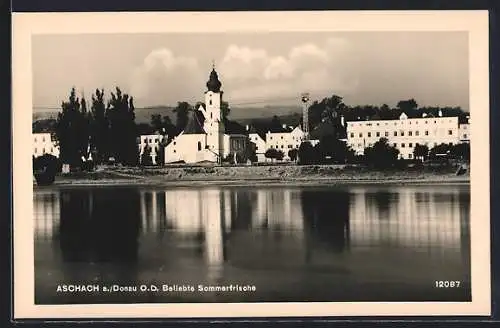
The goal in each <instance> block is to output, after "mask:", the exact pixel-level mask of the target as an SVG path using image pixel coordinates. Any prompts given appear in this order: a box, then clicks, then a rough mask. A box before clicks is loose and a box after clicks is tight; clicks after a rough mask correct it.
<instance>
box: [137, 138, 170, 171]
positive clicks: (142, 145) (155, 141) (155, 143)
mask: <svg viewBox="0 0 500 328" xmlns="http://www.w3.org/2000/svg"><path fill="white" fill-rule="evenodd" d="M165 138H166V136H163V135H161V134H159V133H157V134H147V135H141V136H140V137H139V163H141V164H142V155H143V154H144V150H145V149H146V147H149V149H150V151H151V152H150V156H151V163H152V164H153V165H157V164H158V155H159V149H160V147H162V142H163V141H164V139H165Z"/></svg>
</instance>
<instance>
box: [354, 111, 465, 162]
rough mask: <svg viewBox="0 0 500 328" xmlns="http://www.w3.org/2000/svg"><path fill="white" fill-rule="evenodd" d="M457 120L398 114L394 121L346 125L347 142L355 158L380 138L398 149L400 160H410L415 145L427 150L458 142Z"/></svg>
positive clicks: (453, 118) (356, 122)
mask: <svg viewBox="0 0 500 328" xmlns="http://www.w3.org/2000/svg"><path fill="white" fill-rule="evenodd" d="M459 126H460V125H459V122H458V117H418V118H409V117H408V116H407V115H406V114H405V113H402V114H401V116H400V117H399V119H398V120H374V121H351V122H347V142H348V145H349V146H350V147H351V148H352V149H353V150H354V151H355V152H356V154H357V155H363V154H364V150H365V148H368V147H371V146H373V144H374V143H375V142H377V141H378V140H380V138H386V139H387V140H388V143H389V145H391V146H393V147H396V148H397V149H398V150H399V153H400V155H399V156H400V158H403V159H413V150H414V148H415V145H417V144H420V145H426V146H427V147H428V148H429V149H432V148H433V147H434V146H437V145H439V144H442V143H444V144H457V143H459V142H460V140H461V136H460V131H461V128H460V127H459Z"/></svg>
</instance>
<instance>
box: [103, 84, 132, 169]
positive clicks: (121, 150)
mask: <svg viewBox="0 0 500 328" xmlns="http://www.w3.org/2000/svg"><path fill="white" fill-rule="evenodd" d="M134 111H135V108H134V102H133V98H132V97H129V95H128V94H123V93H122V91H121V90H120V88H118V87H117V88H116V91H115V92H114V93H113V92H112V93H111V99H110V101H109V102H108V108H107V114H108V118H109V121H110V131H109V132H110V138H109V139H110V142H111V147H110V148H111V149H110V150H111V153H112V154H113V157H114V158H115V160H116V161H118V162H119V163H122V164H123V165H136V164H137V160H138V154H137V151H138V150H137V143H136V138H137V135H138V134H137V127H136V124H135V112H134Z"/></svg>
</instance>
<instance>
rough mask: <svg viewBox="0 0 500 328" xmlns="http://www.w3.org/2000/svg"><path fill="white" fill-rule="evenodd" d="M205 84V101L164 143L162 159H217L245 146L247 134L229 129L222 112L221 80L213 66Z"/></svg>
mask: <svg viewBox="0 0 500 328" xmlns="http://www.w3.org/2000/svg"><path fill="white" fill-rule="evenodd" d="M206 86H207V91H206V92H205V104H204V105H200V106H199V107H198V108H197V109H196V111H194V112H193V113H192V115H191V117H190V118H189V120H188V123H187V125H186V127H185V128H184V130H183V131H182V132H181V133H180V134H179V135H178V136H176V137H175V138H173V140H172V141H171V142H170V143H169V144H168V145H167V146H166V147H165V163H173V162H185V163H197V162H214V163H220V162H222V160H224V159H225V158H227V157H228V156H230V154H234V153H236V152H242V151H245V150H246V146H247V144H248V143H247V141H248V135H247V134H245V133H242V132H244V131H235V130H233V126H234V124H229V122H228V121H227V120H225V119H224V117H223V115H222V110H221V103H222V95H223V92H222V90H221V86H222V83H221V82H220V81H219V77H218V74H217V72H216V71H215V68H213V69H212V72H211V73H210V77H209V80H208V82H207V84H206ZM200 114H201V115H200ZM243 130H244V128H243Z"/></svg>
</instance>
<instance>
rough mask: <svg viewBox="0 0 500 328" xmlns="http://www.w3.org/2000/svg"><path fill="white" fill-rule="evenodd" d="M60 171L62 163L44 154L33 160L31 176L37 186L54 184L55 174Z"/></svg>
mask: <svg viewBox="0 0 500 328" xmlns="http://www.w3.org/2000/svg"><path fill="white" fill-rule="evenodd" d="M61 171H62V162H61V161H60V160H59V159H58V158H57V157H55V156H53V155H50V154H44V155H42V156H39V157H36V158H33V174H34V176H35V179H36V182H37V184H38V185H50V184H52V183H54V181H55V176H56V174H57V173H60V172H61Z"/></svg>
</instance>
